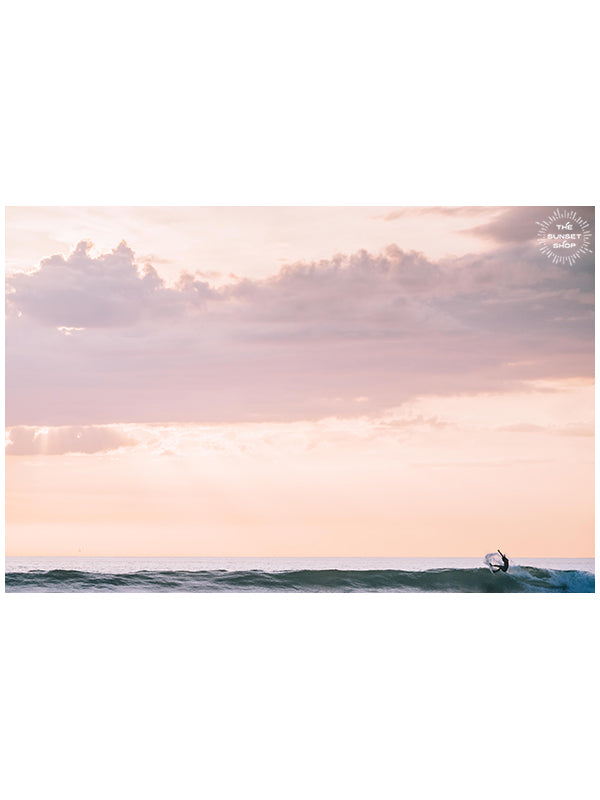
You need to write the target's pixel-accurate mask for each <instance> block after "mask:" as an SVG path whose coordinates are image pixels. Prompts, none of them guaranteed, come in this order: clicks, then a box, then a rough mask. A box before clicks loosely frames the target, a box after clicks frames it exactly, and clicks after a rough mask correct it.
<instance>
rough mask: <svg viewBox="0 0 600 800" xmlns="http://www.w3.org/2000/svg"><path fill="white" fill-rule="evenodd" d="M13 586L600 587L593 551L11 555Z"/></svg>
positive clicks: (8, 571)
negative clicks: (494, 567) (539, 554)
mask: <svg viewBox="0 0 600 800" xmlns="http://www.w3.org/2000/svg"><path fill="white" fill-rule="evenodd" d="M5 591H6V592H435V593H439V592H468V593H491V592H494V593H496V592H502V593H515V592H555V593H556V592H577V593H582V592H585V593H589V592H594V591H595V564H594V559H593V558H514V559H512V558H511V563H510V568H509V570H508V572H507V573H502V572H499V573H496V574H493V573H492V572H491V571H490V570H489V568H488V567H487V566H486V565H485V563H484V560H483V557H481V558H113V557H86V558H84V557H79V558H68V557H52V558H50V557H44V558H41V557H37V558H32V557H28V558H25V557H23V558H16V557H11V558H6V561H5Z"/></svg>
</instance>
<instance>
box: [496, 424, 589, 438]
mask: <svg viewBox="0 0 600 800" xmlns="http://www.w3.org/2000/svg"><path fill="white" fill-rule="evenodd" d="M498 430H499V431H503V432H505V433H551V434H553V435H555V436H594V424H593V423H590V422H570V423H569V424H567V425H536V424H535V423H531V422H516V423H514V424H513V425H505V426H503V427H502V428H498Z"/></svg>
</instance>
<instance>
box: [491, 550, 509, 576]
mask: <svg viewBox="0 0 600 800" xmlns="http://www.w3.org/2000/svg"><path fill="white" fill-rule="evenodd" d="M498 552H499V553H500V555H501V556H502V566H499V565H498V567H496V569H493V570H492V571H493V572H508V558H507V557H506V556H505V555H504V553H502V552H500V550H498Z"/></svg>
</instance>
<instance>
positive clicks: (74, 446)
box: [6, 426, 137, 456]
mask: <svg viewBox="0 0 600 800" xmlns="http://www.w3.org/2000/svg"><path fill="white" fill-rule="evenodd" d="M135 444H137V440H136V439H134V438H133V437H131V436H129V435H128V434H126V433H124V432H123V431H120V430H118V429H117V428H108V427H97V426H89V427H83V426H66V427H59V428H37V427H21V426H17V427H14V428H9V430H8V442H7V444H6V455H7V456H30V455H48V456H56V455H63V454H65V453H106V452H110V451H111V450H117V449H118V448H120V447H130V446H133V445H135Z"/></svg>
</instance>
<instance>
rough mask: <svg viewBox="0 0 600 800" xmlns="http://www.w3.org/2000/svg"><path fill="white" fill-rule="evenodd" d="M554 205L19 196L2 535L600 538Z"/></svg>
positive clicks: (572, 278) (250, 551) (126, 540)
mask: <svg viewBox="0 0 600 800" xmlns="http://www.w3.org/2000/svg"><path fill="white" fill-rule="evenodd" d="M551 210H553V209H545V208H530V207H526V208H489V209H485V208H472V207H469V208H426V209H413V208H411V209H402V208H399V209H394V208H322V209H319V208H295V209H290V208H287V209H286V208H249V209H240V208H234V209H227V208H213V209H177V208H168V209H160V208H150V209H133V208H127V209H93V208H90V209H85V208H78V209H62V208H48V209H40V208H36V209H27V208H13V209H8V211H7V235H6V241H7V268H8V272H7V321H6V351H7V352H6V364H7V366H6V424H7V426H8V427H7V466H6V502H7V526H6V550H7V554H8V555H70V554H82V555H245V556H247V555H270V556H276V555H298V556H307V555H328V556H335V555H340V556H351V555H356V556H360V555H365V556H367V555H372V556H375V555H378V556H385V555H390V556H393V555H442V556H444V555H448V556H450V555H480V554H483V553H485V552H487V551H489V550H490V549H495V548H496V547H498V546H500V547H503V548H504V549H505V550H507V551H508V552H509V553H511V554H514V555H555V556H567V555H571V556H589V555H593V542H594V531H593V497H594V494H593V470H594V453H593V442H594V439H593V432H594V410H593V409H594V382H593V381H594V349H593V318H594V290H593V261H592V259H591V258H590V257H589V256H587V257H583V258H582V259H580V260H579V261H577V262H576V263H575V265H574V266H573V267H565V266H557V265H554V264H552V263H551V262H550V261H549V260H548V259H547V258H546V257H545V256H543V255H542V254H541V253H540V252H539V250H538V249H537V246H536V242H535V235H536V232H537V228H536V225H535V222H536V221H539V220H540V219H542V218H543V216H544V215H545V214H546V213H547V212H548V211H551ZM579 211H580V212H581V213H584V214H587V216H588V218H589V217H590V214H591V210H590V209H579ZM590 221H591V220H590ZM85 242H87V244H86V243H85ZM120 242H121V244H120Z"/></svg>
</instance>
